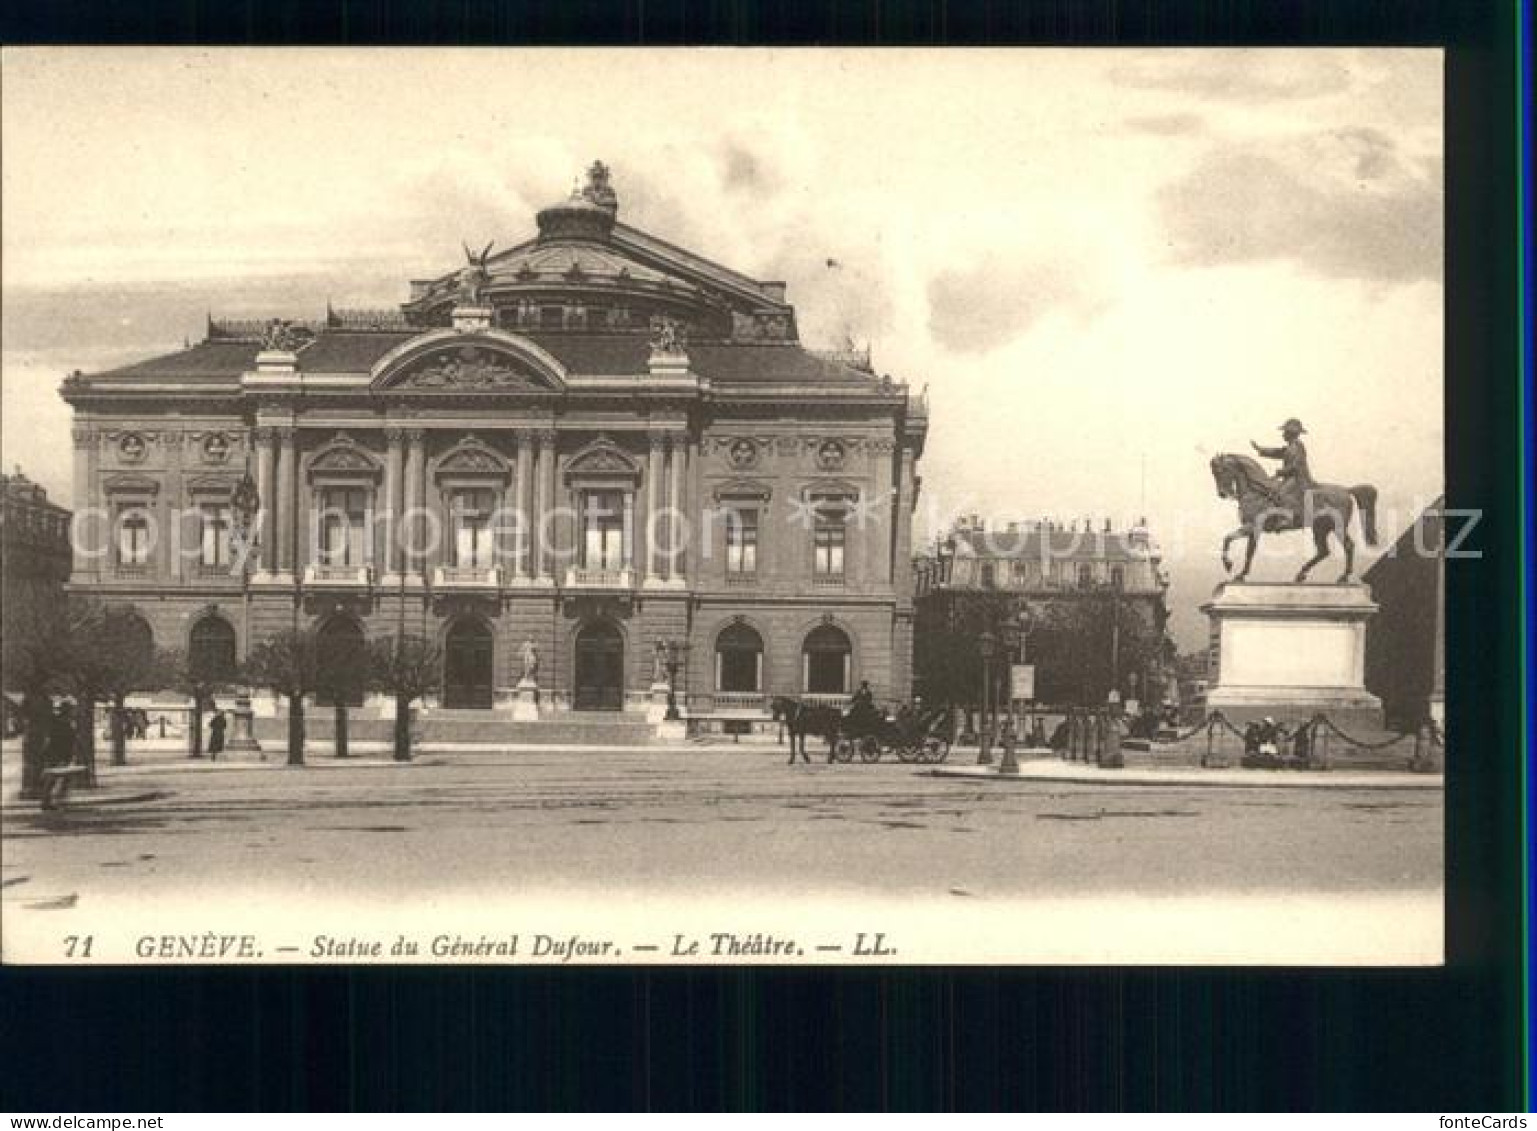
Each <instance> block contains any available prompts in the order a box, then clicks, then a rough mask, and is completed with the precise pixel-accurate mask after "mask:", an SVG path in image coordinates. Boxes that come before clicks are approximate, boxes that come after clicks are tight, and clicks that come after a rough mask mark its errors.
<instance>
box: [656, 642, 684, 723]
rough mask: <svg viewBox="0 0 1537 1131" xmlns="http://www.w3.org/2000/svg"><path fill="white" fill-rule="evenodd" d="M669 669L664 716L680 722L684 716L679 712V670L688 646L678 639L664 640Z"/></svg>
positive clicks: (667, 720) (671, 720) (663, 645)
mask: <svg viewBox="0 0 1537 1131" xmlns="http://www.w3.org/2000/svg"><path fill="white" fill-rule="evenodd" d="M662 648H663V650H664V654H665V659H664V660H663V663H664V665H665V666H666V669H667V713H666V714H665V715H663V716H662V718H663V719H664V720H665V721H666V722H669V723H675V722H678V721H679V720H681V719H682V718H683V716H682V715H681V714H679V712H678V672H679V670H680V669H681V668H682V667H683V652H684V651H685V650H686V649H687V648H688V645H686V644H680V643H679V642H678V641H676V640H665V641H663V642H662Z"/></svg>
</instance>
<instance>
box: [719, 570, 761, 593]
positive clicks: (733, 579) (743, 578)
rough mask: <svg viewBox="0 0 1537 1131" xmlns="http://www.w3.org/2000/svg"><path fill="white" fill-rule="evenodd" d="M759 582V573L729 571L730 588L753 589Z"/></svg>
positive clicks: (728, 581) (727, 584)
mask: <svg viewBox="0 0 1537 1131" xmlns="http://www.w3.org/2000/svg"><path fill="white" fill-rule="evenodd" d="M757 584H758V574H757V573H756V572H752V573H729V572H728V573H727V574H726V587H727V588H728V589H751V588H753V587H754V586H756V585H757Z"/></svg>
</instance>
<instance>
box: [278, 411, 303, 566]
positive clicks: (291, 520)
mask: <svg viewBox="0 0 1537 1131" xmlns="http://www.w3.org/2000/svg"><path fill="white" fill-rule="evenodd" d="M277 431H278V476H277V478H278V482H277V512H278V513H277V528H278V529H277V548H278V561H277V568H278V572H279V573H280V574H282V575H283V576H284V580H292V578H293V574H294V568H295V566H294V561H295V552H294V551H295V547H294V533H295V526H296V524H297V522H298V515H297V513H296V512H297V509H298V507H297V498H296V496H295V493H294V492H295V491H296V489H297V487H298V476H297V475H296V474H295V471H296V469H295V466H294V465H295V463H296V462H297V459H298V454H297V451H296V446H295V441H296V437H295V434H294V433H295V429H294V428H293V427H292V426H285V427H282V428H279V429H278V430H277Z"/></svg>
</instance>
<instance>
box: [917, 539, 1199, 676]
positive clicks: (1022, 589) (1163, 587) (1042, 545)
mask: <svg viewBox="0 0 1537 1131" xmlns="http://www.w3.org/2000/svg"><path fill="white" fill-rule="evenodd" d="M1168 588H1169V579H1168V577H1167V575H1166V574H1165V573H1164V571H1163V565H1162V559H1161V556H1160V554H1159V552H1158V549H1157V547H1156V545H1155V544H1154V542H1153V540H1152V537H1151V535H1150V534H1149V532H1148V530H1147V527H1146V525H1145V524H1143V523H1140V522H1139V523H1138V524H1136V525H1135V526H1133V527H1131V528H1130V529H1120V530H1116V529H1112V528H1111V525H1110V523H1109V522H1108V521H1106V522H1105V523H1104V524H1103V525H1102V526H1101V527H1100V528H1097V529H1096V528H1095V527H1094V526H1093V525H1092V524H1091V523H1090V522H1088V521H1087V520H1084V521H1082V522H1081V523H1078V524H1070V523H1063V522H1056V521H1052V520H1049V519H1041V520H1036V521H1024V522H1010V523H1008V524H1006V525H1004V526H998V527H993V528H991V529H990V528H989V527H988V525H987V524H986V523H985V522H984V521H983V520H982V519H981V518H979V517H978V516H976V515H968V516H964V517H962V518H961V519H959V520H958V521H957V522H956V523H955V524H954V526H953V527H952V528H951V529H950V530H949V531H948V532H947V533H946V534H944V535H943V536H942V537H940V538H939V539H938V540H937V542H936V544H935V546H934V548H933V549H932V550H931V551H930V552H929V553H926V554H922V555H919V556H918V557H917V558H916V559H915V561H914V593H915V603H916V608H917V634H918V638H919V645H918V659H917V668H918V675H919V684H920V690H922V691H924V692H925V694H926V695H927V696H928V697H929V698H940V699H954V698H955V697H956V695H957V694H960V695H962V696H964V695H966V694H967V693H968V692H969V691H970V688H971V686H972V685H973V684H974V683H975V680H974V679H973V678H972V677H971V676H970V675H967V676H965V677H963V678H962V679H961V680H960V681H959V685H958V686H956V685H955V681H954V680H953V679H952V678H951V677H953V676H954V674H955V673H956V672H957V671H958V670H960V669H961V668H962V667H964V666H965V665H968V664H971V663H975V651H976V649H975V639H974V638H975V637H976V635H977V634H978V633H980V632H981V631H983V630H984V629H986V630H989V631H992V632H994V633H995V634H996V633H997V632H998V626H999V622H1001V621H1002V620H1003V619H1005V618H1006V617H1008V616H1009V615H1010V614H1011V613H1012V614H1013V615H1014V616H1016V617H1018V618H1020V620H1021V622H1022V624H1023V625H1024V627H1025V629H1026V631H1025V633H1024V639H1023V640H1022V641H1021V642H1020V643H1021V646H1022V651H1023V655H1024V657H1025V659H1026V660H1027V661H1029V662H1031V663H1033V664H1034V665H1035V667H1036V686H1037V694H1038V696H1039V697H1040V699H1042V700H1044V701H1046V702H1050V703H1054V704H1066V703H1070V702H1103V701H1104V699H1105V697H1106V696H1107V695H1108V694H1109V692H1110V691H1111V690H1112V689H1114V690H1115V692H1116V695H1117V697H1118V698H1119V699H1121V700H1123V701H1125V700H1132V699H1137V700H1141V701H1147V700H1149V699H1151V701H1153V702H1155V703H1157V702H1160V701H1161V700H1162V699H1163V698H1165V696H1166V692H1172V687H1171V685H1172V683H1173V680H1172V677H1171V665H1172V660H1173V655H1172V645H1170V644H1169V643H1168V641H1167V637H1166V635H1165V631H1164V630H1165V625H1166V624H1167V622H1168V615H1169V613H1168V604H1167V594H1168ZM947 642H948V645H947ZM952 653H953V654H952ZM1014 658H1015V659H1018V658H1019V653H1018V652H1016V655H1015V656H1014ZM1001 666H1002V663H1000V667H1001Z"/></svg>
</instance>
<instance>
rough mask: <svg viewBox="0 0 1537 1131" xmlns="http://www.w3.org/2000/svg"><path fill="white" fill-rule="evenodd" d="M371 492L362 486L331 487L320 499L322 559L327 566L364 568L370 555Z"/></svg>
mask: <svg viewBox="0 0 1537 1131" xmlns="http://www.w3.org/2000/svg"><path fill="white" fill-rule="evenodd" d="M367 526H368V493H367V492H366V491H364V490H363V489H362V488H360V487H332V488H329V489H328V490H327V491H326V492H325V494H324V495H323V497H322V499H321V514H320V560H321V562H322V564H324V565H332V566H364V565H367V564H368V559H369V554H368V545H367V541H366V539H365V534H366V531H367Z"/></svg>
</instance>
